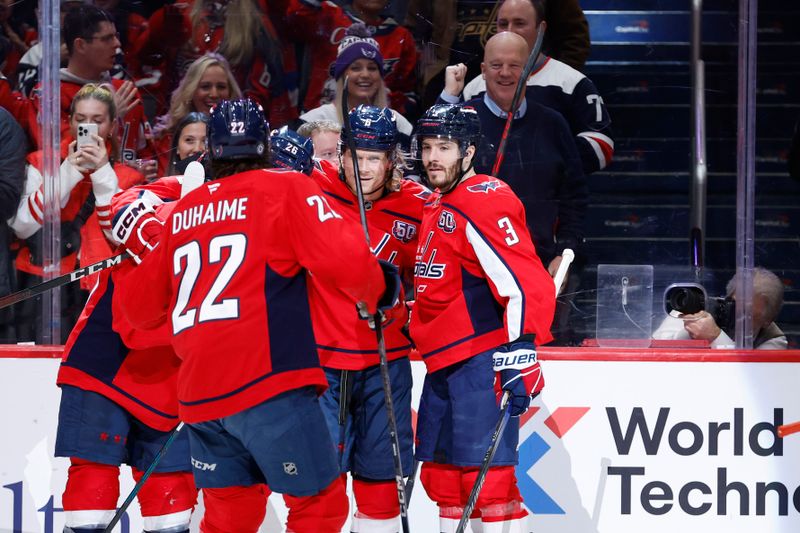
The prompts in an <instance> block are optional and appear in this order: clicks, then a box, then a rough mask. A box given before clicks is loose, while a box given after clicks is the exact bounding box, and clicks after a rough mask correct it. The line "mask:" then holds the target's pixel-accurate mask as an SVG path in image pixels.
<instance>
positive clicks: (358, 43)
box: [331, 23, 383, 80]
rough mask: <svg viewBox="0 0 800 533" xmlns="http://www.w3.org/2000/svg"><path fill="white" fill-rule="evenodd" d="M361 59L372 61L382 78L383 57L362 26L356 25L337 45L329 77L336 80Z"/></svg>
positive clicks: (349, 29) (369, 34)
mask: <svg viewBox="0 0 800 533" xmlns="http://www.w3.org/2000/svg"><path fill="white" fill-rule="evenodd" d="M362 58H363V59H369V60H372V61H374V62H375V64H376V65H378V70H380V72H381V77H383V56H382V55H381V49H380V46H378V41H376V40H375V39H373V38H372V35H371V33H370V31H369V30H368V29H367V27H366V26H365V25H364V24H361V23H356V24H353V25H352V26H350V27H349V28H347V31H346V32H345V36H344V39H342V41H341V42H340V43H339V51H338V53H337V56H336V62H335V63H334V64H333V65H331V75H332V76H333V78H334V79H337V80H338V79H339V78H340V77H341V76H342V74H344V71H345V70H347V67H349V66H350V64H351V63H353V62H354V61H356V60H358V59H362Z"/></svg>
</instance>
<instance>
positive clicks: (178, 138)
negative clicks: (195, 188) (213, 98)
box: [164, 111, 208, 176]
mask: <svg viewBox="0 0 800 533" xmlns="http://www.w3.org/2000/svg"><path fill="white" fill-rule="evenodd" d="M207 129H208V115H207V114H205V113H198V112H197V111H192V112H190V113H188V114H187V115H186V116H185V117H183V118H182V119H181V121H180V122H178V125H177V126H175V129H174V130H173V133H172V136H171V137H172V147H171V148H170V151H169V166H168V167H167V171H166V173H165V174H164V175H165V176H178V175H183V174H184V173H185V172H186V166H187V165H188V164H189V163H191V162H192V161H197V160H198V159H200V158H201V156H203V155H204V154H205V153H206V135H207ZM206 175H208V171H206Z"/></svg>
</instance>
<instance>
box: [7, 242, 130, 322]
mask: <svg viewBox="0 0 800 533" xmlns="http://www.w3.org/2000/svg"><path fill="white" fill-rule="evenodd" d="M129 257H130V254H129V253H128V252H122V253H121V254H118V255H114V256H111V257H109V258H107V259H103V260H102V261H98V262H97V263H94V264H91V265H87V266H85V267H82V268H79V269H78V270H73V271H72V272H69V273H67V274H64V275H61V276H59V277H57V278H53V279H51V280H48V281H45V282H43V283H40V284H38V285H34V286H33V287H30V288H29V289H22V290H21V291H17V292H13V293H11V294H8V295H6V296H3V297H2V298H0V309H2V308H3V307H8V306H9V305H14V304H15V303H18V302H21V301H22V300H27V299H28V298H33V297H34V296H38V295H40V294H42V293H43V292H47V291H49V290H51V289H55V288H56V287H61V286H62V285H66V284H68V283H72V282H73V281H78V280H79V279H81V278H85V277H86V276H90V275H92V274H97V273H98V272H101V271H103V270H105V269H107V268H111V267H113V266H117V265H119V264H120V263H122V262H123V261H124V260H126V259H128V258H129Z"/></svg>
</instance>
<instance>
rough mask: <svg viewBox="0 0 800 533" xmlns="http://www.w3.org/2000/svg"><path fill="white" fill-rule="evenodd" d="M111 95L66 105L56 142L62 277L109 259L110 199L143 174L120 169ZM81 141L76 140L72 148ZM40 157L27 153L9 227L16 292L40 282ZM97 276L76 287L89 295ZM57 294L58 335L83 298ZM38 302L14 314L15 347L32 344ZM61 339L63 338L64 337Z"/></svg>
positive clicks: (96, 92)
mask: <svg viewBox="0 0 800 533" xmlns="http://www.w3.org/2000/svg"><path fill="white" fill-rule="evenodd" d="M115 118H116V109H115V106H114V97H113V95H112V92H111V90H110V88H109V87H107V86H105V85H95V84H87V85H85V86H84V87H83V88H82V89H81V90H80V91H79V92H78V93H77V94H76V95H75V98H74V99H73V101H72V105H71V107H70V129H69V135H68V136H65V138H64V139H62V141H61V157H62V163H61V168H60V172H59V175H60V179H61V182H60V205H61V272H60V273H61V274H64V273H67V272H70V271H72V270H74V269H75V268H77V266H78V264H77V263H78V250H79V249H80V251H81V253H80V264H81V265H82V266H83V265H89V264H92V263H95V262H97V261H99V260H101V259H104V258H106V257H108V256H110V255H111V252H112V247H111V245H110V244H109V242H108V240H107V239H106V236H105V235H104V232H108V233H110V231H111V212H110V207H109V205H110V203H111V197H112V196H113V195H114V194H115V193H116V192H117V191H119V190H120V189H126V188H128V187H130V186H132V185H135V184H137V183H140V182H141V181H142V179H143V176H142V174H140V173H139V172H137V171H136V170H134V169H133V168H131V167H129V166H126V165H123V164H121V163H118V162H117V161H118V153H119V146H118V145H117V141H116V138H115V136H114V135H113V133H114V124H115V122H114V119H115ZM78 138H80V142H78ZM42 173H43V164H42V152H41V151H38V152H33V153H31V154H29V155H28V166H27V169H26V180H25V190H24V192H23V194H22V199H21V200H20V204H19V207H18V208H17V213H16V215H15V216H14V217H13V218H12V219H11V220H9V222H8V223H9V226H10V227H11V229H12V230H13V231H14V233H15V234H16V236H17V237H18V238H19V239H20V241H21V243H20V249H19V252H18V254H17V259H16V267H17V275H18V277H19V284H20V287H21V288H24V287H30V286H33V285H35V284H37V283H41V281H42V277H43V270H42V259H41V252H42V249H43V243H42V238H41V236H42V232H41V228H42V223H43V220H44V180H43V178H42ZM96 279H97V278H96V276H89V277H87V278H83V279H81V284H80V288H81V289H84V290H88V289H91V287H92V286H93V285H94V283H95V282H96ZM67 287H68V288H66V290H65V291H64V292H63V293H62V307H63V308H64V311H63V313H62V319H63V323H62V332H64V334H66V333H68V332H69V330H70V329H71V326H72V323H73V322H74V320H75V319H76V318H77V316H78V314H79V313H80V309H81V307H82V306H83V302H84V300H85V295H84V294H81V292H80V291H79V290H78V288H77V287H76V286H75V285H69V286H67ZM38 301H39V299H35V300H34V299H32V300H27V302H28V303H27V304H21V305H20V308H19V309H18V311H19V312H18V313H17V335H18V339H17V340H18V341H25V340H35V338H36V329H38V324H35V322H36V320H35V317H36V316H37V308H38ZM62 340H63V339H62Z"/></svg>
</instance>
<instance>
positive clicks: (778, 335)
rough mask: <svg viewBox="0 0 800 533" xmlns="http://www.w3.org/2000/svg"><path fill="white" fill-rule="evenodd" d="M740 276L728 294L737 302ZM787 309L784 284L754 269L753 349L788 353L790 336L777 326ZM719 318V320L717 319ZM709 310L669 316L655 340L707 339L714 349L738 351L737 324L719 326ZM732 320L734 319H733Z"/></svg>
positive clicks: (656, 334) (761, 270) (778, 279)
mask: <svg viewBox="0 0 800 533" xmlns="http://www.w3.org/2000/svg"><path fill="white" fill-rule="evenodd" d="M737 281H738V275H736V274H735V275H734V276H733V277H732V278H731V279H730V280H729V281H728V286H727V287H726V289H727V295H728V297H729V298H732V299H733V300H736V283H737ZM782 308H783V282H781V280H780V278H779V277H778V276H776V275H775V274H773V273H772V272H770V271H769V270H767V269H765V268H760V267H756V268H755V269H753V322H752V326H753V348H755V349H756V350H786V349H787V348H788V347H789V344H788V341H787V339H786V335H784V333H783V331H781V329H780V328H779V327H778V325H777V324H776V323H775V319H776V318H778V315H779V314H780V312H781V309H782ZM717 318H719V317H717ZM717 318H715V317H714V316H713V315H712V314H711V313H709V312H708V311H700V312H698V313H692V314H689V315H680V316H677V317H676V316H671V315H670V316H667V318H665V319H664V321H663V322H662V323H661V325H660V326H659V327H658V329H657V330H656V331H655V332H653V338H654V339H662V340H685V339H695V340H698V339H699V340H706V341H709V342H710V343H711V347H712V348H720V349H725V348H728V349H730V348H735V347H736V344H735V343H734V341H733V329H734V324H733V321H732V320H731V323H729V324H722V323H719V324H718V323H717ZM730 318H731V319H733V318H734V317H733V316H731V317H730Z"/></svg>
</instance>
